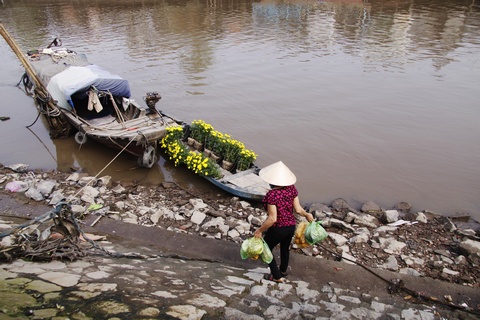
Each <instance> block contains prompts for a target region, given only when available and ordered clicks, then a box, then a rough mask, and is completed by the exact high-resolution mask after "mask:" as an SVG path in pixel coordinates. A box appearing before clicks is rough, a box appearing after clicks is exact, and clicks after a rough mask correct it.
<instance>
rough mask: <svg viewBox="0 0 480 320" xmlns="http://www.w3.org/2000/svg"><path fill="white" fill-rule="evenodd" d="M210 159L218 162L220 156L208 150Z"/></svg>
mask: <svg viewBox="0 0 480 320" xmlns="http://www.w3.org/2000/svg"><path fill="white" fill-rule="evenodd" d="M210 159H212V160H213V161H215V162H218V160H220V156H218V155H216V154H215V153H213V152H210Z"/></svg>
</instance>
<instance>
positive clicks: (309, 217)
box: [305, 213, 315, 222]
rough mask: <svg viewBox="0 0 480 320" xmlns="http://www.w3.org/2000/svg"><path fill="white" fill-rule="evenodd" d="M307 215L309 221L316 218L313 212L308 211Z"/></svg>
mask: <svg viewBox="0 0 480 320" xmlns="http://www.w3.org/2000/svg"><path fill="white" fill-rule="evenodd" d="M305 217H306V218H307V220H308V222H312V221H315V218H314V217H313V215H312V214H311V213H307V215H306V216H305Z"/></svg>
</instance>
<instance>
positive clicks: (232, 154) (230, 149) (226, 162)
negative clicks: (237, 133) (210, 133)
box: [222, 134, 245, 170]
mask: <svg viewBox="0 0 480 320" xmlns="http://www.w3.org/2000/svg"><path fill="white" fill-rule="evenodd" d="M222 144H223V152H222V155H223V167H224V169H225V170H231V169H232V167H233V164H234V163H235V160H237V157H238V155H239V154H240V151H241V150H243V149H245V146H244V145H243V143H242V142H240V141H238V140H235V139H232V137H231V136H230V135H228V134H226V135H224V139H223V140H222Z"/></svg>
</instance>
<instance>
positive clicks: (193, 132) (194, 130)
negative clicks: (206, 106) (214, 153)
mask: <svg viewBox="0 0 480 320" xmlns="http://www.w3.org/2000/svg"><path fill="white" fill-rule="evenodd" d="M212 130H213V127H212V126H211V125H209V124H208V123H206V122H205V121H203V120H193V121H192V124H191V125H190V138H192V139H194V140H195V141H197V142H198V144H197V145H195V144H194V145H193V147H194V148H195V149H197V150H200V149H201V148H202V147H203V144H204V143H205V139H206V137H207V135H208V133H209V132H210V131H212ZM193 143H194V142H193ZM189 144H190V142H189Z"/></svg>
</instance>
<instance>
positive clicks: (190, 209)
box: [0, 165, 480, 308]
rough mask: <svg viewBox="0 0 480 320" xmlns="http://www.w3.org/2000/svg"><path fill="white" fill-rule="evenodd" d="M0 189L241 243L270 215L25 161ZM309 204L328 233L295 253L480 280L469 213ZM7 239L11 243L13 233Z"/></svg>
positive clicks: (85, 213)
mask: <svg viewBox="0 0 480 320" xmlns="http://www.w3.org/2000/svg"><path fill="white" fill-rule="evenodd" d="M0 188H1V192H2V193H4V194H9V195H10V196H18V197H22V199H25V201H28V202H29V203H31V204H47V205H49V206H53V205H55V204H57V203H58V202H59V201H61V200H62V199H66V200H67V201H68V203H70V204H71V207H72V210H73V212H74V214H75V216H76V217H77V218H78V219H80V220H84V219H86V218H87V217H89V218H90V219H89V220H93V223H92V224H95V223H97V222H98V221H100V220H102V219H113V220H121V221H123V222H128V223H132V224H136V225H143V226H149V227H152V228H161V229H166V230H171V231H175V232H178V233H183V234H192V235H198V236H202V237H205V238H210V239H215V240H218V241H230V242H235V243H238V244H239V243H241V242H242V241H243V240H244V239H246V238H248V237H251V236H252V235H253V231H254V230H255V229H256V228H257V227H258V226H259V225H260V224H261V223H262V222H263V220H264V219H265V218H266V213H265V211H264V210H263V209H262V208H261V207H260V206H259V205H258V204H252V203H249V202H246V201H242V200H240V199H238V198H235V197H209V198H203V197H202V198H199V197H197V196H193V195H192V194H190V193H189V192H188V191H187V190H183V189H181V188H180V187H178V186H177V185H175V184H173V183H162V184H160V185H148V186H147V185H140V184H135V183H125V182H120V181H112V179H111V178H110V177H108V176H103V177H98V178H95V177H91V176H88V175H87V174H84V173H62V172H44V171H38V170H33V171H31V170H30V169H29V168H28V166H26V165H13V166H8V167H4V166H1V168H0ZM307 209H308V211H309V212H311V213H313V214H314V215H315V217H316V219H317V220H322V221H323V226H324V228H325V229H326V230H327V232H328V235H329V237H328V238H327V239H326V240H325V241H323V242H322V243H320V244H316V245H314V246H310V247H307V248H298V247H297V246H296V245H295V244H293V248H294V250H295V251H297V252H298V253H301V254H303V255H306V256H311V257H317V258H323V259H327V260H342V261H344V262H347V263H350V264H358V265H361V266H365V267H368V268H375V269H385V270H389V271H394V272H397V273H399V274H408V275H410V276H416V277H430V278H433V279H438V280H441V281H446V282H453V283H457V284H460V285H463V286H468V287H473V288H478V287H480V271H479V265H480V238H479V236H480V227H479V224H478V223H477V222H475V221H472V220H471V219H470V218H469V217H468V216H455V217H444V216H442V215H439V214H436V213H433V212H429V211H422V212H410V206H409V205H408V203H404V202H402V203H399V204H397V206H396V207H395V208H391V209H388V210H385V209H382V208H380V207H379V206H378V205H376V204H375V203H373V202H367V203H365V204H364V205H363V206H362V208H361V209H359V210H358V209H355V208H351V207H350V206H349V205H348V203H347V202H346V201H344V200H342V199H337V200H335V201H333V202H332V203H331V204H329V205H327V204H321V203H318V204H313V205H311V206H309V208H307ZM93 217H94V219H92V218H93ZM2 245H3V246H7V245H8V237H5V238H3V240H2ZM425 291H428V288H426V289H425ZM443 298H444V299H445V301H447V302H448V300H449V299H450V297H448V296H445V297H443ZM469 307H473V308H478V306H469Z"/></svg>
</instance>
